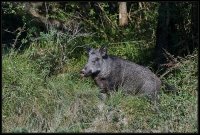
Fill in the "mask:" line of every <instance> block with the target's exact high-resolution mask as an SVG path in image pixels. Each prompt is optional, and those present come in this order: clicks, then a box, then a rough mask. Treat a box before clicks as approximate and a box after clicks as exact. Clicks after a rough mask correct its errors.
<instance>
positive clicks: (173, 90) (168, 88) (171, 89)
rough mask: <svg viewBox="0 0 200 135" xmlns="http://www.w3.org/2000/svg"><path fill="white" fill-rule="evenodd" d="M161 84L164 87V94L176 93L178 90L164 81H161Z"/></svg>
mask: <svg viewBox="0 0 200 135" xmlns="http://www.w3.org/2000/svg"><path fill="white" fill-rule="evenodd" d="M162 84H163V86H164V92H167V93H177V92H178V89H177V88H176V87H175V86H174V85H171V84H169V83H167V82H164V81H162Z"/></svg>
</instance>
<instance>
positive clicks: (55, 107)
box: [2, 52, 198, 132]
mask: <svg viewBox="0 0 200 135" xmlns="http://www.w3.org/2000/svg"><path fill="white" fill-rule="evenodd" d="M197 59H198V58H197V52H196V53H194V54H193V55H191V56H188V57H187V58H185V59H184V60H181V66H180V67H179V70H176V71H175V72H173V74H172V73H171V74H170V75H169V76H167V77H166V78H164V79H165V80H167V81H168V82H170V83H172V84H174V85H175V86H176V87H178V88H179V89H180V92H179V94H178V95H175V94H165V93H161V105H160V107H161V113H160V114H155V113H154V112H153V111H152V110H151V106H150V104H149V103H148V102H147V101H146V100H145V99H142V98H137V97H133V96H124V95H122V93H121V92H120V91H119V92H116V93H114V94H113V95H112V96H111V98H110V99H108V100H106V101H105V102H104V103H103V102H101V100H100V99H99V98H98V88H97V87H96V86H95V85H94V83H93V81H91V80H90V79H81V78H80V77H79V75H78V73H79V70H80V68H81V66H80V65H82V63H81V62H73V63H72V62H71V63H69V65H68V67H69V68H68V72H67V73H65V74H60V75H58V76H52V77H49V78H47V79H46V81H44V75H43V73H44V72H38V70H37V64H36V63H35V61H32V60H30V59H29V58H28V55H27V54H12V55H11V54H9V55H5V56H3V62H2V68H3V69H2V72H3V73H2V74H3V75H2V79H3V81H2V87H3V89H2V90H3V91H2V92H3V93H2V95H3V102H2V124H3V125H2V130H3V132H197Z"/></svg>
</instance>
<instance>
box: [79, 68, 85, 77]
mask: <svg viewBox="0 0 200 135" xmlns="http://www.w3.org/2000/svg"><path fill="white" fill-rule="evenodd" d="M80 75H81V76H82V77H84V76H85V70H84V69H82V70H81V71H80Z"/></svg>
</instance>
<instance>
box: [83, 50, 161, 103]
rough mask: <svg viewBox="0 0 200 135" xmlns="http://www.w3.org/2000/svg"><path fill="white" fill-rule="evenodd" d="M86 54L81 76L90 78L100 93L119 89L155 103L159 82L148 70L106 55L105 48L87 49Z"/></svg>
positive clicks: (159, 86) (159, 87)
mask: <svg viewBox="0 0 200 135" xmlns="http://www.w3.org/2000/svg"><path fill="white" fill-rule="evenodd" d="M88 53H89V59H88V63H87V64H86V65H85V67H84V68H83V69H82V70H81V75H82V76H84V77H88V76H91V77H92V78H93V79H94V80H95V82H96V84H97V85H98V86H99V88H100V89H101V92H103V93H109V92H110V91H113V90H117V89H119V88H120V89H122V90H123V91H124V92H126V93H128V94H134V95H136V94H140V95H147V96H148V97H149V98H150V99H151V100H153V101H157V94H158V92H159V91H160V89H161V81H160V79H159V78H158V77H157V76H156V75H155V74H154V73H153V72H151V71H150V70H149V69H148V68H146V67H143V66H140V65H138V64H136V63H133V62H130V61H128V60H125V59H121V58H118V57H116V56H110V55H107V50H106V49H105V48H100V49H88Z"/></svg>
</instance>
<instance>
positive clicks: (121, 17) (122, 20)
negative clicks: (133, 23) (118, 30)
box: [119, 2, 128, 26]
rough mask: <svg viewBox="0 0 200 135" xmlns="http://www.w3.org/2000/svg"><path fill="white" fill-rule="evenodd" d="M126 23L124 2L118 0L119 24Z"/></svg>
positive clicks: (123, 24)
mask: <svg viewBox="0 0 200 135" xmlns="http://www.w3.org/2000/svg"><path fill="white" fill-rule="evenodd" d="M127 24H128V14H127V7H126V2H119V26H125V25H127Z"/></svg>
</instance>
